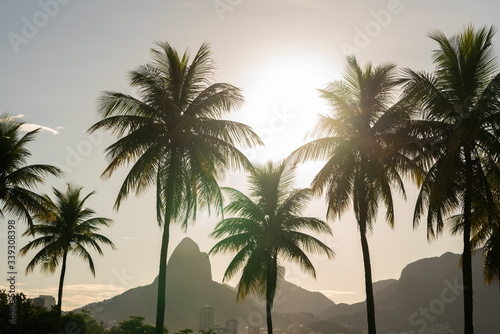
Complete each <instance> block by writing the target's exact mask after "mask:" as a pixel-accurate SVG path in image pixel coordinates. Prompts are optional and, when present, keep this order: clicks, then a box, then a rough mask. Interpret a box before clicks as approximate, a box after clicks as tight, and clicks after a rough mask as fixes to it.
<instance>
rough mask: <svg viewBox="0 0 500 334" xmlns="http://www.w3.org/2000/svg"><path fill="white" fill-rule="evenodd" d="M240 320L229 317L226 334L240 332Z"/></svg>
mask: <svg viewBox="0 0 500 334" xmlns="http://www.w3.org/2000/svg"><path fill="white" fill-rule="evenodd" d="M238 325H239V322H238V320H235V319H229V320H227V321H226V331H225V333H226V334H238Z"/></svg>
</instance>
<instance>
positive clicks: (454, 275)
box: [321, 253, 500, 334]
mask: <svg viewBox="0 0 500 334" xmlns="http://www.w3.org/2000/svg"><path fill="white" fill-rule="evenodd" d="M459 260H460V255H458V254H453V253H445V254H443V255H442V256H440V257H434V258H428V259H422V260H418V261H416V262H413V263H411V264H409V265H408V266H406V267H405V268H404V269H403V271H402V272H401V277H400V278H399V280H393V281H385V282H384V283H383V285H384V287H383V288H382V289H378V291H377V292H376V294H375V306H376V319H377V328H378V330H379V332H381V333H385V332H391V331H392V332H397V333H399V332H403V331H406V332H411V331H414V332H415V333H419V331H421V332H422V333H427V332H431V329H432V330H435V331H432V333H447V330H452V331H454V332H455V333H461V332H463V295H462V290H461V287H462V272H461V270H460V268H459ZM482 265H483V261H482V255H481V254H479V253H477V254H476V255H475V256H474V257H473V282H474V328H475V330H476V333H480V334H498V333H500V321H499V320H498V314H499V312H500V293H499V291H498V287H487V286H485V285H484V283H483V273H482ZM377 285H379V287H380V284H377V283H375V286H377ZM321 317H322V318H323V319H328V320H331V321H335V322H337V323H340V324H342V325H344V326H346V327H348V328H350V329H353V330H359V329H361V328H363V326H364V324H365V323H366V310H365V303H357V304H353V305H346V304H338V305H334V306H332V307H330V308H329V309H328V310H327V311H325V312H323V313H322V314H321ZM450 333H453V332H450Z"/></svg>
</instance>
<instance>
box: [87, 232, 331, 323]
mask: <svg viewBox="0 0 500 334" xmlns="http://www.w3.org/2000/svg"><path fill="white" fill-rule="evenodd" d="M157 287H158V280H157V278H156V279H155V280H154V281H153V282H152V283H151V284H149V285H146V286H141V287H136V288H133V289H130V290H127V291H125V292H124V293H122V294H120V295H118V296H115V297H113V298H111V299H108V300H104V301H102V302H98V303H92V304H89V305H86V306H84V307H83V308H86V309H88V310H90V311H91V312H92V313H93V316H94V317H95V318H96V319H97V320H98V321H101V320H102V321H104V322H105V323H108V324H112V323H119V322H122V321H124V320H128V319H129V318H128V317H129V316H130V315H134V316H142V317H144V318H145V322H146V323H149V324H154V322H155V318H156V297H157ZM166 301H167V302H166V304H167V305H166V310H165V324H166V327H167V328H168V329H170V331H171V332H172V331H178V330H180V329H184V328H191V329H193V330H194V331H195V332H196V331H198V329H200V328H199V327H200V324H199V322H200V307H201V306H204V305H212V306H213V307H214V324H217V323H219V324H222V325H225V323H226V320H229V319H236V320H238V322H239V326H240V328H242V327H244V326H259V327H265V324H266V322H265V306H264V304H263V303H262V302H256V301H255V300H252V299H250V298H247V299H246V300H245V301H243V302H241V301H240V302H238V303H237V302H236V290H235V289H234V288H232V287H230V286H228V285H226V284H220V283H218V282H215V281H213V280H212V272H211V265H210V260H209V258H208V255H207V253H203V252H201V251H200V249H199V247H198V245H197V244H196V243H195V242H194V241H193V240H191V239H189V238H184V239H183V240H182V241H181V242H180V243H179V245H178V246H177V247H176V248H175V250H174V251H173V253H172V255H171V256H170V259H169V262H168V266H167V293H166ZM332 305H335V304H334V303H333V302H332V301H331V300H330V299H328V298H327V297H325V296H324V295H322V294H320V293H317V292H310V291H307V290H304V289H302V288H300V287H298V286H296V285H294V284H292V283H289V282H286V281H282V282H280V292H279V295H278V296H277V297H276V303H275V311H276V315H275V316H274V318H273V321H274V324H275V326H276V327H277V328H287V327H288V325H289V324H290V321H289V320H288V319H287V318H286V317H284V316H282V315H281V314H280V312H281V313H290V312H312V313H316V314H319V313H321V312H323V311H324V310H326V309H327V308H329V307H331V306H332ZM317 320H319V318H318V319H317Z"/></svg>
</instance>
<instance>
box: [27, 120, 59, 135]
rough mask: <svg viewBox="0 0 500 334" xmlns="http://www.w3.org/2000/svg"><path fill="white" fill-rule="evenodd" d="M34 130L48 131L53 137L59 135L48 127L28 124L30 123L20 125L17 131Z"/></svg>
mask: <svg viewBox="0 0 500 334" xmlns="http://www.w3.org/2000/svg"><path fill="white" fill-rule="evenodd" d="M36 129H41V130H42V131H48V132H51V133H52V134H53V135H57V134H59V131H58V130H55V129H52V128H49V127H48V126H43V125H38V124H30V123H25V124H23V125H21V127H20V128H19V130H21V131H24V132H30V131H33V130H36Z"/></svg>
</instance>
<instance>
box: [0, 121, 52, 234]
mask: <svg viewBox="0 0 500 334" xmlns="http://www.w3.org/2000/svg"><path fill="white" fill-rule="evenodd" d="M23 124H24V123H23V122H20V121H18V120H17V119H15V118H14V117H12V116H9V115H7V114H2V115H0V217H3V216H4V215H5V214H6V213H8V214H12V215H15V216H16V217H20V218H21V219H23V220H25V221H26V222H28V225H29V226H30V227H33V220H32V218H31V215H32V214H36V213H40V210H42V209H43V207H42V206H41V205H40V203H41V196H40V195H38V194H36V193H35V192H33V191H31V190H30V188H33V187H35V186H37V185H39V184H40V183H43V181H44V180H45V177H46V175H48V174H52V175H55V176H58V175H59V174H60V173H61V170H59V169H58V168H56V167H54V166H50V165H40V164H37V165H27V161H28V159H29V157H30V156H31V153H30V151H29V150H28V149H27V147H26V146H27V145H28V143H29V142H30V141H32V140H33V139H34V137H35V135H36V133H37V132H38V131H39V130H38V129H37V130H33V131H30V132H27V133H26V134H24V135H21V127H22V126H23Z"/></svg>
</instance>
